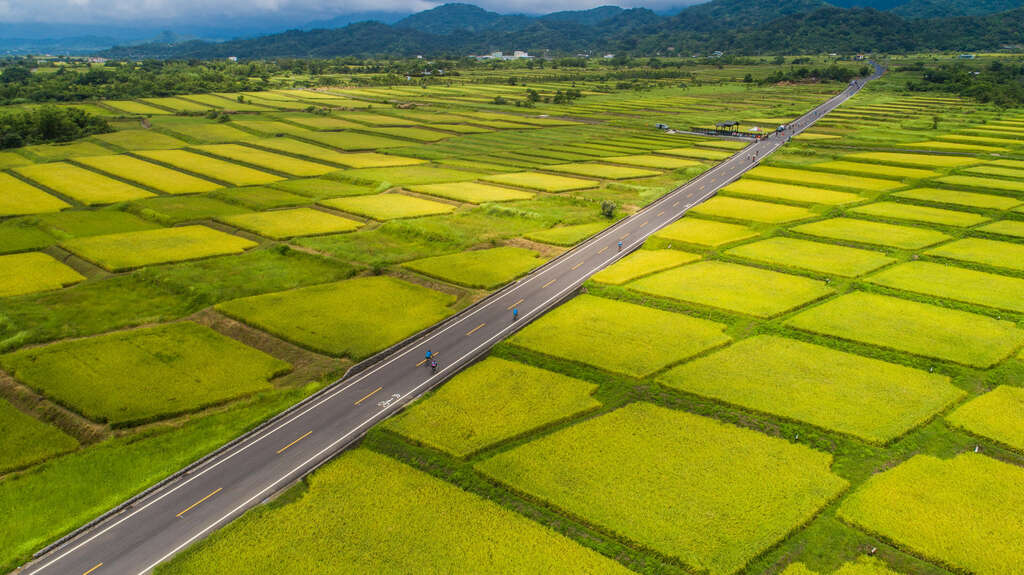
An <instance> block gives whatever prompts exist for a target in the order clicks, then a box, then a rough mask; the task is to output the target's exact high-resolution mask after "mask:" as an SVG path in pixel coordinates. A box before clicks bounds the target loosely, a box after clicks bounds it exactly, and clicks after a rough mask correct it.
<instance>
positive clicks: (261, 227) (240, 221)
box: [219, 208, 363, 240]
mask: <svg viewBox="0 0 1024 575" xmlns="http://www.w3.org/2000/svg"><path fill="white" fill-rule="evenodd" d="M219 219H220V221H222V222H224V223H226V224H229V225H232V226H236V227H238V228H241V229H243V230H247V231H250V232H253V233H256V234H259V235H261V236H264V237H267V238H272V239H275V240H280V239H285V238H294V237H299V236H321V235H326V234H336V233H342V232H350V231H352V230H357V229H359V228H360V227H362V225H363V223H362V222H358V221H355V220H350V219H348V218H343V217H341V216H336V215H334V214H329V213H327V212H323V211H320V210H314V209H312V208H295V209H291V210H274V211H269V212H254V213H247V214H237V215H229V216H224V217H221V218H219Z"/></svg>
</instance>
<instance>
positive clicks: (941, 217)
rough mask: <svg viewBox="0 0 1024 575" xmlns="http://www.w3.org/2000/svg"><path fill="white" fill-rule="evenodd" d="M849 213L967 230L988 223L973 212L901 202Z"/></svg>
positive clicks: (876, 205)
mask: <svg viewBox="0 0 1024 575" xmlns="http://www.w3.org/2000/svg"><path fill="white" fill-rule="evenodd" d="M848 213H853V214H864V215H866V216H875V217H879V218H890V219H894V220H909V221H916V222H925V223H928V224H941V225H944V226H954V227H958V228H967V227H970V226H975V225H978V224H980V223H982V222H986V221H988V218H986V217H985V216H980V215H978V214H973V213H971V212H960V211H956V210H944V209H942V208H930V207H927V206H917V205H914V204H903V203H900V202H876V203H873V204H868V205H866V206H857V207H855V208H852V209H850V210H848Z"/></svg>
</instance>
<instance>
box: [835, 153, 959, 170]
mask: <svg viewBox="0 0 1024 575" xmlns="http://www.w3.org/2000/svg"><path fill="white" fill-rule="evenodd" d="M843 157H844V158H845V159H848V160H858V161H862V162H880V163H883V164H896V165H900V166H910V167H912V168H955V167H958V166H966V165H968V164H976V163H978V162H979V160H976V159H975V158H970V157H963V156H940V155H935V154H901V153H898V152H859V153H856V154H850V155H848V156H843Z"/></svg>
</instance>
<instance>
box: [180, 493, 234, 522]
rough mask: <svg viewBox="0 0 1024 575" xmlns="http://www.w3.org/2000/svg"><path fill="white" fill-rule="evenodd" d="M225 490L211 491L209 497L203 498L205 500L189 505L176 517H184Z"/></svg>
mask: <svg viewBox="0 0 1024 575" xmlns="http://www.w3.org/2000/svg"><path fill="white" fill-rule="evenodd" d="M223 490H224V488H223V487H218V488H217V489H214V490H213V491H211V492H210V494H209V495H207V496H206V497H203V498H202V499H200V500H199V501H196V502H195V503H193V504H192V505H189V506H188V507H186V508H185V509H183V510H181V511H180V512H179V513H178V514H177V515H175V517H181V516H182V515H184V514H186V513H188V512H189V511H192V509H193V508H194V507H195V506H196V505H199V504H200V503H202V502H203V501H206V500H207V499H209V498H211V497H213V496H214V495H216V494H218V493H220V492H221V491H223Z"/></svg>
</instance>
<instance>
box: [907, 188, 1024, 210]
mask: <svg viewBox="0 0 1024 575" xmlns="http://www.w3.org/2000/svg"><path fill="white" fill-rule="evenodd" d="M892 195H893V196H896V197H900V198H908V199H911V200H921V201H925V202H935V203H937V204H950V205H954V206H966V207H969V208H986V209H993V210H1009V209H1012V208H1014V207H1017V206H1019V205H1021V204H1024V201H1021V200H1018V199H1016V198H1011V197H1007V196H997V195H992V194H979V193H977V192H964V191H958V190H947V189H944V188H914V189H912V190H906V191H903V192H894V193H893V194H892Z"/></svg>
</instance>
